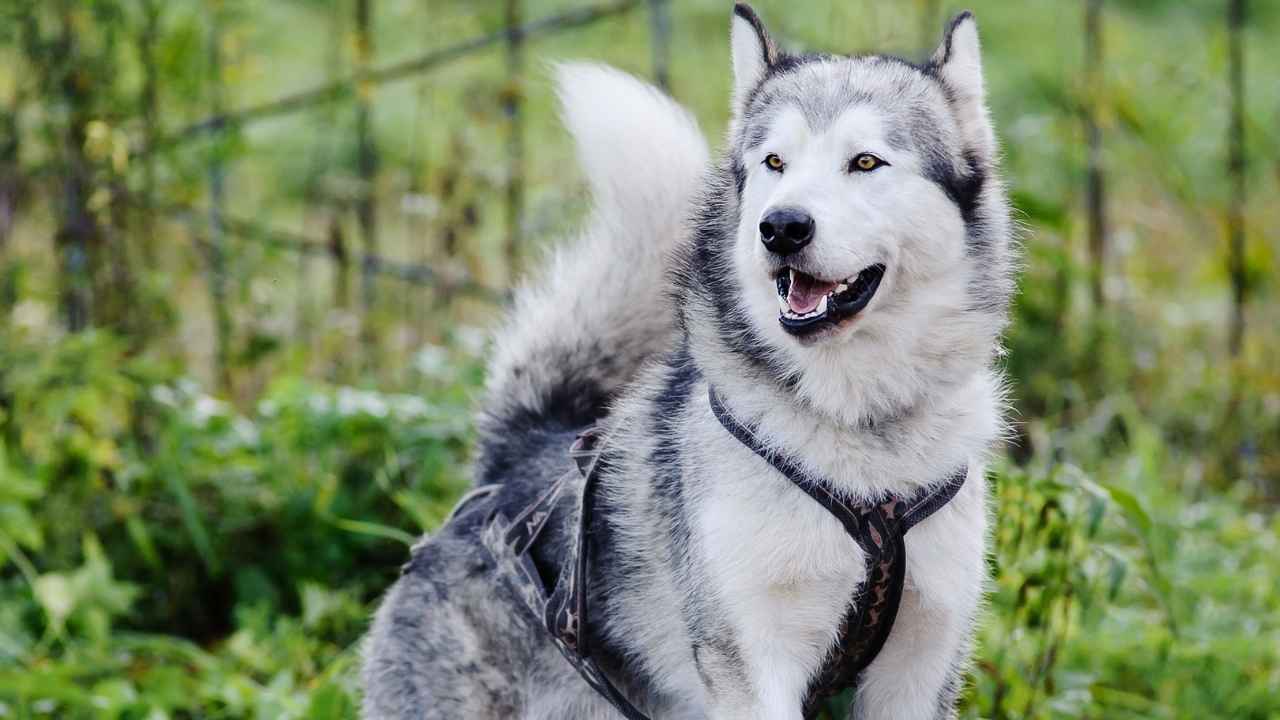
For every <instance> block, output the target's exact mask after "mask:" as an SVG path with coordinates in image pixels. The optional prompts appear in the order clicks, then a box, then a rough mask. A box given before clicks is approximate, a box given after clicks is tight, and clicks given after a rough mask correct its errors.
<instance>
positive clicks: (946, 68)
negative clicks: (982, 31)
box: [929, 10, 995, 154]
mask: <svg viewBox="0 0 1280 720" xmlns="http://www.w3.org/2000/svg"><path fill="white" fill-rule="evenodd" d="M929 64H930V65H931V66H932V67H933V69H934V71H935V72H936V73H937V76H938V78H939V79H940V80H942V83H943V85H945V86H946V87H947V89H948V90H949V91H950V92H949V93H948V94H949V97H950V100H951V103H952V105H953V107H954V108H955V112H956V119H957V121H958V122H959V124H960V130H961V132H962V133H963V135H964V139H965V144H966V146H967V147H968V148H969V149H972V150H977V151H979V152H982V153H984V154H988V153H990V152H993V151H994V150H995V134H994V133H993V132H992V130H991V118H990V117H989V115H988V114H987V90H986V83H985V81H984V79H983V77H982V45H981V43H980V42H979V41H978V21H977V20H974V18H973V13H970V12H969V11H967V10H966V11H964V12H962V13H960V14H959V15H957V16H955V18H953V19H952V20H951V22H950V23H948V25H947V31H946V34H945V36H944V37H943V39H942V45H940V46H939V47H938V49H937V50H935V51H934V53H933V57H932V58H931V59H930V60H929Z"/></svg>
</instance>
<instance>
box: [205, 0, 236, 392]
mask: <svg viewBox="0 0 1280 720" xmlns="http://www.w3.org/2000/svg"><path fill="white" fill-rule="evenodd" d="M208 9H209V24H208V28H209V29H208V34H207V37H206V42H207V43H208V48H207V50H208V54H209V100H210V105H211V106H212V110H213V115H214V117H221V116H222V112H223V98H222V34H221V31H222V28H221V20H222V18H221V15H222V0H210V2H209V5H208ZM223 130H224V127H223V124H222V123H221V122H219V123H217V125H216V126H215V128H214V136H213V145H212V147H211V148H210V155H209V243H208V253H209V299H210V302H211V303H212V305H213V308H212V310H213V317H214V330H215V335H214V342H215V347H214V372H215V373H216V376H217V379H218V384H219V385H220V386H221V388H222V389H223V390H224V391H226V392H230V391H231V367H230V349H229V348H230V343H231V313H230V309H229V308H228V307H227V286H226V282H227V268H226V254H225V251H226V248H225V237H224V236H225V233H224V232H223V221H222V218H223V206H224V203H225V195H226V192H225V190H226V188H225V182H226V168H225V167H224V165H223V157H222V154H223V152H224V150H225V148H224V147H223V146H222V143H223V142H224V141H225V139H226V138H225V136H224V134H223Z"/></svg>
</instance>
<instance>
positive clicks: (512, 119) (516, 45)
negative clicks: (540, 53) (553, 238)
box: [503, 0, 524, 281]
mask: <svg viewBox="0 0 1280 720" xmlns="http://www.w3.org/2000/svg"><path fill="white" fill-rule="evenodd" d="M506 3H507V4H506V31H507V87H506V91H505V93H504V96H503V108H504V111H505V113H506V116H507V133H508V134H507V247H506V258H507V279H508V281H514V279H515V275H516V270H517V267H518V265H519V254H520V235H521V225H522V224H523V222H524V121H523V117H522V116H521V112H520V110H521V108H520V106H521V101H522V100H523V97H524V28H523V27H521V7H520V4H521V0H506Z"/></svg>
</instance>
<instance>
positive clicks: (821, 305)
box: [813, 295, 827, 315]
mask: <svg viewBox="0 0 1280 720" xmlns="http://www.w3.org/2000/svg"><path fill="white" fill-rule="evenodd" d="M826 311H827V296H826V295H823V296H822V299H821V300H819V301H818V307H817V309H816V310H814V311H813V314H814V315H821V314H823V313H825V312H826Z"/></svg>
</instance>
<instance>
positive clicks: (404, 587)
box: [364, 64, 707, 719]
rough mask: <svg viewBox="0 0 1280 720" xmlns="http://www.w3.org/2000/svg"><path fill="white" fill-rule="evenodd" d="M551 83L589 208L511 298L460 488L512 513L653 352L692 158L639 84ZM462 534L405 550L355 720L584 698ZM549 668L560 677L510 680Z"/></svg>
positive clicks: (663, 320)
mask: <svg viewBox="0 0 1280 720" xmlns="http://www.w3.org/2000/svg"><path fill="white" fill-rule="evenodd" d="M557 85H558V89H559V93H560V99H561V105H562V109H563V115H564V119H565V123H566V125H567V126H568V128H569V130H570V132H571V133H572V134H573V137H574V139H575V141H576V143H577V147H578V154H579V160H580V163H581V165H582V167H583V169H584V171H585V174H586V176H587V179H588V181H589V183H590V185H591V192H592V195H593V198H594V202H595V205H594V210H593V211H592V214H591V217H590V218H589V219H588V221H587V224H586V227H585V229H584V230H583V231H582V232H581V234H580V235H579V237H577V238H576V239H575V240H574V241H573V242H570V243H566V244H565V245H564V246H563V247H562V248H559V249H557V250H556V251H555V252H554V254H553V256H552V257H551V258H550V261H549V262H548V264H547V266H546V268H545V269H544V271H543V274H542V276H541V277H540V278H539V280H538V281H537V282H535V283H533V284H530V285H527V286H525V287H524V288H522V289H521V290H520V291H519V292H518V293H517V295H516V300H515V303H514V306H513V308H512V309H511V311H510V313H509V315H508V318H507V321H506V323H505V326H504V327H503V329H502V330H501V331H500V332H499V333H498V334H497V347H496V350H495V353H494V357H493V360H492V362H491V364H490V367H489V375H488V387H487V391H486V399H485V401H484V407H483V411H482V414H481V418H480V422H479V429H480V440H479V445H478V448H477V457H476V464H475V482H476V484H477V485H479V486H487V485H493V484H500V485H501V486H502V490H501V496H500V499H499V500H498V502H500V503H502V504H503V505H510V506H512V507H520V506H523V504H525V503H527V502H528V501H530V500H531V499H532V498H533V497H534V496H535V495H537V494H538V493H539V492H540V491H541V490H542V489H544V488H545V487H546V486H547V485H548V484H549V483H550V482H551V481H552V479H553V478H555V477H557V476H558V475H559V474H560V473H562V472H564V471H565V470H566V469H567V468H568V467H569V465H568V462H569V461H568V457H567V455H566V452H567V449H568V446H569V443H570V441H571V440H572V438H573V436H574V434H575V433H576V432H577V430H579V429H580V428H582V427H583V426H586V425H588V424H590V423H591V422H593V421H594V420H596V419H598V418H600V417H601V416H602V415H604V414H605V413H606V412H607V410H608V405H609V402H610V399H611V398H612V397H613V396H614V395H615V394H616V393H617V392H618V391H619V390H620V389H621V388H622V387H623V386H624V385H626V383H627V382H628V381H629V380H631V379H632V378H633V377H634V376H635V374H636V372H637V371H638V370H639V369H640V367H641V366H642V365H643V364H644V363H645V361H646V360H647V359H649V357H650V356H651V355H652V354H653V353H655V352H657V351H659V350H661V349H663V348H665V347H667V346H668V344H669V343H668V340H669V338H670V336H671V334H672V333H673V332H674V321H675V313H674V311H673V310H672V309H671V308H670V306H669V300H668V298H667V295H666V288H667V285H668V284H667V282H666V275H667V274H668V273H669V267H668V263H667V260H668V255H669V253H670V250H671V249H672V246H673V245H674V244H675V242H676V241H677V240H678V238H679V237H680V236H681V235H682V233H683V217H684V215H685V211H686V206H687V205H688V203H689V200H690V198H691V196H692V194H693V193H694V192H695V190H696V188H697V185H698V182H699V179H700V177H701V175H702V173H703V170H704V168H705V166H706V163H707V149H706V146H705V143H704V140H703V138H702V136H701V133H700V132H699V130H698V128H697V125H696V123H695V122H694V120H693V118H692V117H691V116H689V115H688V113H687V112H685V111H684V110H683V109H681V108H680V107H679V106H678V105H676V104H675V103H674V102H672V101H671V100H670V99H668V98H667V97H665V96H664V95H662V94H661V93H660V92H658V91H657V90H655V89H654V88H652V87H650V86H648V85H645V84H644V83H642V82H640V81H638V80H636V79H634V78H632V77H630V76H628V75H625V74H623V73H620V72H618V71H616V70H611V69H609V68H606V67H603V66H597V65H584V64H572V65H564V66H561V67H560V68H558V70H557ZM477 531H478V527H477V518H476V517H475V516H474V515H473V514H469V513H468V509H467V508H466V507H463V508H462V510H461V512H460V514H459V515H458V516H457V517H455V518H454V519H453V520H452V521H451V522H450V523H449V524H448V525H447V526H446V527H445V528H443V529H442V530H441V531H440V532H439V533H437V534H436V535H435V536H432V537H430V538H427V539H425V540H424V541H423V542H422V543H420V544H419V545H418V546H417V547H416V548H415V551H414V557H413V560H412V562H411V563H410V565H409V566H407V568H406V572H405V575H404V576H403V577H402V578H401V579H400V580H399V581H398V582H397V583H396V584H395V586H393V587H392V589H391V590H390V591H389V592H388V594H387V597H386V599H385V600H384V601H383V604H382V607H381V608H380V610H379V612H378V614H377V617H376V618H375V621H374V625H373V628H372V629H371V631H370V634H369V638H368V640H367V644H366V646H365V665H364V687H365V699H364V715H365V716H366V717H368V718H379V719H382V718H387V719H392V718H396V719H398V718H459V717H542V716H547V717H567V716H570V715H572V714H573V712H572V710H571V708H569V707H565V706H564V705H563V704H562V705H561V706H559V707H557V708H546V709H545V711H546V712H545V713H544V712H543V711H541V710H539V709H538V708H536V707H531V706H529V703H528V701H527V693H526V692H525V691H526V688H527V687H530V686H532V685H534V684H538V685H541V686H542V687H541V688H540V689H541V690H544V691H545V690H546V686H547V685H548V684H555V683H558V682H562V681H565V682H566V683H567V687H566V693H564V694H562V695H560V697H561V699H562V700H565V701H567V702H568V703H570V704H572V703H573V702H574V700H573V698H574V697H575V696H577V697H580V698H581V699H580V701H579V702H581V703H582V704H583V706H584V707H583V709H584V710H585V708H586V707H587V706H594V704H595V703H598V702H599V700H598V699H597V698H595V697H593V696H591V695H590V694H589V693H590V691H587V694H586V695H583V694H582V690H583V689H584V688H585V685H581V681H580V680H579V679H578V678H577V677H576V675H572V674H571V673H572V670H570V669H569V668H568V666H567V665H566V664H564V663H563V661H556V660H555V659H554V658H553V657H551V656H554V655H555V653H556V651H555V650H554V649H553V648H552V646H551V645H550V644H549V643H548V642H547V641H546V639H545V638H544V637H542V636H541V635H540V634H538V633H536V632H529V628H527V627H525V626H524V625H523V624H522V623H521V621H520V618H519V617H517V615H518V612H519V611H518V609H517V605H516V604H514V599H513V598H512V597H511V596H510V595H509V591H508V589H506V588H505V587H503V586H502V585H501V583H494V582H493V581H492V575H491V571H492V567H491V565H490V558H488V557H487V555H486V554H485V552H484V551H483V549H482V548H481V547H480V545H479V543H478V542H477V540H476V537H475V535H476V532H477ZM542 654H547V655H548V660H549V662H541V661H540V660H542V658H541V657H540V656H541V655H542ZM548 667H551V668H559V669H561V670H568V672H569V673H570V674H569V675H563V674H559V673H557V674H554V675H552V676H549V677H538V678H534V677H524V678H521V677H520V675H519V668H530V669H536V668H548ZM542 694H543V695H545V694H546V693H545V692H544V693H542ZM584 714H585V713H584Z"/></svg>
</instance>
